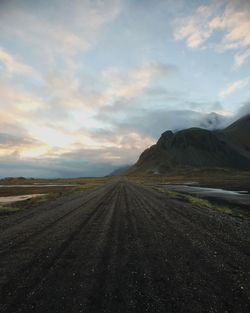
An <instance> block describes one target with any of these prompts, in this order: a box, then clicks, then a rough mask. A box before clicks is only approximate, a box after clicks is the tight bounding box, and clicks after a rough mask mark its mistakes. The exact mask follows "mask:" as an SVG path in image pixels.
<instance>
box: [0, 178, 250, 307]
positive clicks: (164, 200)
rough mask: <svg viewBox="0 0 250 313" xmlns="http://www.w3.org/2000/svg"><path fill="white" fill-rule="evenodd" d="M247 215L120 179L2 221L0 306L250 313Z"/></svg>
mask: <svg viewBox="0 0 250 313" xmlns="http://www.w3.org/2000/svg"><path fill="white" fill-rule="evenodd" d="M249 234H250V227H249V222H247V221H241V220H239V219H234V218H231V217H228V216H225V215H223V214H220V213H218V212H215V211H213V210H210V209H201V208H198V207H194V206H192V205H190V204H186V203H183V202H179V201H177V200H171V199H169V198H168V197H167V196H166V195H163V194H160V193H157V192H154V191H150V190H147V189H144V188H142V187H140V186H138V185H136V184H134V183H130V182H128V181H125V180H123V181H119V182H116V183H112V184H109V185H106V186H102V187H99V188H97V189H95V190H89V191H85V192H82V193H79V194H71V195H68V196H64V197H62V198H59V199H57V200H53V201H51V203H49V204H46V205H42V206H40V207H37V208H34V209H31V210H27V211H24V212H20V213H18V214H15V215H12V216H8V217H2V218H1V219H0V311H1V312H3V313H6V312H23V313H29V312H36V313H40V312H41V313H44V312H53V313H57V312H58V313H64V312H70V313H72V312H90V313H102V312H114V313H118V312H136V313H138V312H143V313H145V312H152V313H153V312H154V313H155V312H185V313H186V312H192V313H195V312H234V313H235V312H249V311H250V299H249V297H250V293H249V290H250V280H249V272H250V267H249V264H250V257H249V255H250V249H249V247H250V242H249V238H250V236H249Z"/></svg>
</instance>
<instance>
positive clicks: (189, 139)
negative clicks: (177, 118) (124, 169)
mask: <svg viewBox="0 0 250 313" xmlns="http://www.w3.org/2000/svg"><path fill="white" fill-rule="evenodd" d="M183 167H197V168H202V167H209V168H216V167H217V168H238V169H250V115H248V116H245V117H243V118H241V119H240V120H238V121H236V122H235V123H233V124H231V125H230V126H228V127H227V128H225V129H223V130H214V131H212V130H207V129H202V128H189V129H185V130H181V131H178V132H176V133H173V132H172V131H166V132H164V133H163V134H162V135H161V137H160V139H159V140H158V141H157V143H156V144H155V145H153V146H151V147H150V148H148V149H146V150H145V151H144V152H143V153H142V154H141V156H140V158H139V160H138V161H137V162H136V164H135V165H134V166H133V167H132V168H131V169H130V171H129V172H133V173H134V172H135V173H136V172H138V173H140V172H142V173H155V174H156V173H164V172H166V171H168V170H169V169H173V168H183Z"/></svg>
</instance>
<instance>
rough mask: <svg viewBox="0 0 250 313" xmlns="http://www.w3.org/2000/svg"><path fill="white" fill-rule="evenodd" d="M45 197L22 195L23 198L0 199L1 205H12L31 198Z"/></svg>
mask: <svg viewBox="0 0 250 313" xmlns="http://www.w3.org/2000/svg"><path fill="white" fill-rule="evenodd" d="M40 196H44V194H40V193H37V194H33V195H21V196H8V197H0V203H12V202H17V201H25V200H28V199H31V198H35V197H40Z"/></svg>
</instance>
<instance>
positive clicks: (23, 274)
mask: <svg viewBox="0 0 250 313" xmlns="http://www.w3.org/2000/svg"><path fill="white" fill-rule="evenodd" d="M114 189H115V187H114V186H112V188H110V190H109V191H108V192H107V193H105V194H104V195H102V196H101V198H100V199H99V198H97V199H96V198H95V200H96V203H97V204H95V203H94V206H93V207H92V206H91V210H92V211H90V213H89V214H87V216H84V219H83V220H82V221H81V219H80V216H79V219H78V220H79V221H80V224H79V225H77V227H76V228H75V229H72V231H70V232H69V235H67V237H66V239H64V238H63V239H60V240H59V241H58V242H56V243H57V246H56V247H53V250H52V249H51V250H49V251H46V248H47V246H48V243H49V239H47V240H46V239H45V238H42V239H43V243H42V245H41V242H39V241H40V238H36V241H35V242H33V243H32V244H31V247H36V245H39V244H40V246H39V250H38V254H34V253H32V255H31V257H30V258H29V259H28V262H24V264H25V265H23V264H22V266H21V268H19V269H18V271H15V272H14V273H12V275H11V276H12V277H11V278H10V279H9V277H8V281H7V283H4V284H3V285H2V286H1V287H2V288H1V290H2V291H1V298H0V300H1V301H0V303H7V302H8V303H9V302H12V301H10V300H8V295H9V296H10V297H9V298H11V299H15V301H14V303H18V301H19V300H20V299H23V298H25V297H26V294H27V293H28V291H30V289H32V288H34V287H35V286H36V284H38V283H39V282H40V281H41V280H42V279H43V277H44V276H45V275H46V272H48V271H49V269H50V268H51V267H52V266H53V264H54V263H55V262H56V261H57V259H59V258H60V256H61V254H62V253H63V252H64V251H65V250H66V249H67V247H68V246H69V245H70V243H71V242H72V241H73V239H74V237H75V236H76V235H77V234H78V233H79V232H80V231H81V229H82V228H83V227H84V226H85V225H86V224H87V223H90V222H91V219H93V218H95V215H97V216H98V218H99V217H100V216H101V214H102V213H103V212H104V205H105V203H107V202H108V201H109V200H110V199H111V198H112V196H113V193H114ZM92 200H93V199H92ZM99 209H100V210H99ZM80 213H81V212H80ZM85 215H86V214H85ZM74 219H76V217H74ZM64 222H65V221H64ZM47 230H48V231H50V233H48V234H47V238H49V237H50V236H51V232H53V229H47ZM43 235H44V233H43ZM63 235H64V236H65V234H63ZM43 245H44V249H43V248H41V246H43ZM15 252H16V254H14V255H13V256H12V259H14V260H15V262H16V260H18V259H19V258H18V255H19V254H22V251H19V250H17V251H15ZM32 252H33V251H32ZM25 254H27V251H25ZM44 256H46V257H44ZM21 257H22V255H21ZM1 262H2V259H1ZM7 262H8V263H9V260H8V261H7ZM33 269H34V270H33ZM11 272H12V267H11ZM16 277H17V278H16ZM13 289H14V292H12V291H11V290H13ZM0 308H1V306H0ZM3 312H4V311H3Z"/></svg>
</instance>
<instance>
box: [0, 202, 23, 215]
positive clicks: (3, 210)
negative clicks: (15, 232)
mask: <svg viewBox="0 0 250 313" xmlns="http://www.w3.org/2000/svg"><path fill="white" fill-rule="evenodd" d="M18 211H20V208H18V207H12V206H9V205H8V206H7V205H1V204H0V215H6V214H11V213H15V212H18Z"/></svg>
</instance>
